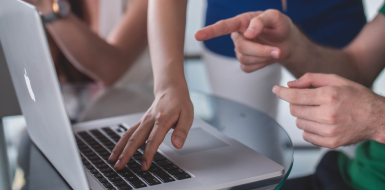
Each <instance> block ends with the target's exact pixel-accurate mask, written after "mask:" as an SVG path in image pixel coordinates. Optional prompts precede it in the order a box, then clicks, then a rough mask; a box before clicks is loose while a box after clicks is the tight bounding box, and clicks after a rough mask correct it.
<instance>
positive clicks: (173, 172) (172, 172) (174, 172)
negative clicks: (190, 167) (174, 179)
mask: <svg viewBox="0 0 385 190" xmlns="http://www.w3.org/2000/svg"><path fill="white" fill-rule="evenodd" d="M167 172H168V173H169V174H171V175H175V174H180V173H183V172H184V171H183V170H181V169H176V170H169V171H167Z"/></svg>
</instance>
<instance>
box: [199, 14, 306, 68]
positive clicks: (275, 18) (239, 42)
mask: <svg viewBox="0 0 385 190" xmlns="http://www.w3.org/2000/svg"><path fill="white" fill-rule="evenodd" d="M230 33H231V38H232V39H233V42H234V45H235V53H236V56H237V58H238V60H239V61H240V62H241V67H242V69H243V70H244V71H245V72H247V73H249V72H253V71H255V70H258V69H261V68H263V67H265V66H267V65H269V64H272V63H275V62H277V61H281V60H286V59H288V58H289V57H290V54H291V52H293V51H295V48H296V43H297V41H298V40H297V39H298V38H300V37H301V36H303V35H302V33H301V32H300V31H299V30H298V28H297V27H296V26H295V25H294V24H293V23H292V21H291V20H290V18H289V17H287V16H286V15H284V14H282V13H281V12H279V11H277V10H272V9H269V10H266V11H257V12H248V13H244V14H241V15H238V16H236V17H233V18H230V19H227V20H222V21H219V22H217V23H215V24H213V25H210V26H207V27H205V28H203V29H201V30H199V31H198V32H197V33H196V34H195V38H196V39H197V40H198V41H204V40H209V39H211V38H214V37H218V36H222V35H226V34H230Z"/></svg>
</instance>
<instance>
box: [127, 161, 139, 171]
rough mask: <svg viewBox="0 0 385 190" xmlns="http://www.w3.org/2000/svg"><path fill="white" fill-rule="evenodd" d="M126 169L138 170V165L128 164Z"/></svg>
mask: <svg viewBox="0 0 385 190" xmlns="http://www.w3.org/2000/svg"><path fill="white" fill-rule="evenodd" d="M127 167H128V168H130V169H135V168H140V165H139V164H138V163H136V162H135V163H128V164H127Z"/></svg>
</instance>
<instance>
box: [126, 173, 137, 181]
mask: <svg viewBox="0 0 385 190" xmlns="http://www.w3.org/2000/svg"><path fill="white" fill-rule="evenodd" d="M123 178H124V179H126V180H127V181H137V180H139V178H138V177H136V176H135V175H134V174H132V175H125V176H124V177H123Z"/></svg>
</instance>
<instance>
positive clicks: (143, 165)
mask: <svg viewBox="0 0 385 190" xmlns="http://www.w3.org/2000/svg"><path fill="white" fill-rule="evenodd" d="M146 169H147V162H146V161H145V160H143V161H142V170H146Z"/></svg>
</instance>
